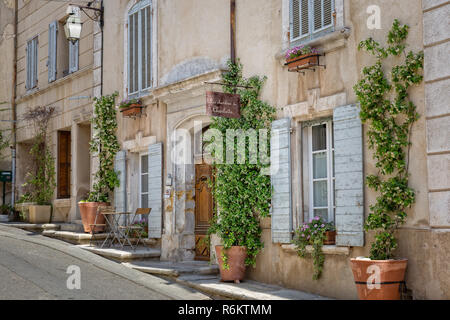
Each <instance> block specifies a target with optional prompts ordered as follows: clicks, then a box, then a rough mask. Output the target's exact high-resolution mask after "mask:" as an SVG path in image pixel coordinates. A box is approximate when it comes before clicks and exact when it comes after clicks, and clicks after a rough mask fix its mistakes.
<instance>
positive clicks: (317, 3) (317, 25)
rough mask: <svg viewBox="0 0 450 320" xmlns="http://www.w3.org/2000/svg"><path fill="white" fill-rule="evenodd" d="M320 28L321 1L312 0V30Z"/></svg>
mask: <svg viewBox="0 0 450 320" xmlns="http://www.w3.org/2000/svg"><path fill="white" fill-rule="evenodd" d="M320 28H322V0H314V30H319V29H320Z"/></svg>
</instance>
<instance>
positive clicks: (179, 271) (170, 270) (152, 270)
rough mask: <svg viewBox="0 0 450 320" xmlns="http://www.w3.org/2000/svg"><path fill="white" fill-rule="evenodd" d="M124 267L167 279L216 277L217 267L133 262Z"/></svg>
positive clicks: (202, 263) (166, 262)
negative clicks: (182, 276)
mask: <svg viewBox="0 0 450 320" xmlns="http://www.w3.org/2000/svg"><path fill="white" fill-rule="evenodd" d="M122 264H123V265H124V266H126V267H128V268H131V269H135V270H138V271H142V272H145V273H149V274H153V275H161V276H169V277H179V276H180V275H188V274H193V275H217V274H219V267H218V266H217V265H213V264H210V263H209V262H207V261H180V262H171V261H159V260H153V261H135V262H132V263H128V262H124V263H122Z"/></svg>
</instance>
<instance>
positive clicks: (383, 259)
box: [351, 20, 423, 300]
mask: <svg viewBox="0 0 450 320" xmlns="http://www.w3.org/2000/svg"><path fill="white" fill-rule="evenodd" d="M408 29H409V27H408V26H407V25H400V23H399V21H398V20H395V21H394V23H393V26H392V29H391V30H390V32H389V34H388V40H387V43H388V46H387V47H386V48H385V47H382V46H381V45H380V44H379V43H378V42H376V41H375V40H373V39H372V38H369V39H367V40H364V41H362V42H361V43H360V44H359V46H358V48H359V49H365V50H366V51H368V52H370V53H371V54H373V55H374V56H375V57H376V58H377V60H376V63H375V64H374V65H373V66H370V67H365V68H364V69H363V78H362V79H361V80H360V81H359V82H358V83H357V84H356V85H355V87H354V91H355V93H356V96H357V98H358V101H359V102H360V104H361V112H360V117H361V120H362V121H363V122H364V123H367V124H368V128H367V136H368V139H369V148H370V149H372V150H373V152H374V153H373V154H374V159H375V160H376V168H377V169H378V173H377V174H373V175H369V176H368V177H367V178H366V179H367V185H368V187H369V188H371V189H373V190H374V191H375V192H378V193H379V196H378V197H377V199H376V203H375V204H373V205H371V206H370V214H369V215H368V217H367V219H366V222H365V226H364V227H365V230H366V231H369V230H373V231H375V235H374V236H375V239H374V241H373V243H372V245H371V249H370V257H369V258H364V257H362V258H356V259H351V267H352V271H353V276H354V278H355V283H356V286H357V290H358V295H359V298H360V299H364V300H367V299H374V300H382V299H389V300H391V299H392V300H398V299H400V290H399V289H400V285H401V284H402V283H403V282H404V279H405V272H406V267H407V264H408V260H407V259H401V258H397V259H394V258H395V256H394V251H395V249H396V248H397V247H398V241H397V238H396V232H397V230H398V228H399V227H400V226H401V225H402V224H404V223H405V221H406V210H407V208H410V207H411V206H412V204H413V203H414V202H415V191H414V190H413V189H412V188H410V187H409V185H408V178H409V172H408V163H409V148H410V146H411V141H410V137H411V135H410V131H411V127H412V125H413V124H414V122H415V121H417V119H418V117H419V115H418V113H417V111H416V106H415V105H414V103H413V102H412V101H410V99H409V92H408V89H409V88H410V87H411V86H413V85H418V84H420V83H421V82H422V79H423V76H422V75H421V73H420V72H421V70H422V69H423V52H419V53H413V52H412V51H410V52H408V53H406V52H405V48H406V44H405V40H406V38H407V36H408ZM389 56H394V57H395V58H396V59H397V60H398V59H399V58H400V57H405V59H404V62H403V63H401V64H399V65H396V66H394V67H392V70H391V72H390V74H391V79H390V81H389V80H388V79H387V77H386V76H385V73H384V70H383V65H382V63H383V61H384V60H385V59H386V58H388V57H389ZM388 65H390V63H389V64H388ZM373 279H375V281H373ZM374 282H375V283H374Z"/></svg>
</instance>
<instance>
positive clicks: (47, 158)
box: [19, 107, 56, 205]
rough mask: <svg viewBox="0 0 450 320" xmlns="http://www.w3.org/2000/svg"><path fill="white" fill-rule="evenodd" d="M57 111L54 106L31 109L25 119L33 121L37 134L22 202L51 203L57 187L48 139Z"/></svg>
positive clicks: (53, 159)
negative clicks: (48, 130)
mask: <svg viewBox="0 0 450 320" xmlns="http://www.w3.org/2000/svg"><path fill="white" fill-rule="evenodd" d="M54 112H55V108H54V107H36V108H33V109H30V110H29V111H28V112H27V113H26V114H25V115H24V120H28V121H30V122H32V123H33V126H34V129H35V132H36V135H35V137H34V138H33V144H32V146H31V149H30V156H31V163H32V166H33V167H32V168H31V169H30V171H29V172H27V174H26V182H25V183H24V184H23V185H22V186H23V187H24V188H25V190H26V192H25V193H24V194H23V195H22V197H21V199H20V200H19V201H20V202H35V203H36V204H37V205H50V204H51V200H52V198H53V192H54V190H55V188H56V171H55V158H54V157H53V155H52V153H51V151H50V148H49V146H48V145H49V143H48V141H47V128H48V123H49V121H50V119H51V117H52V116H53V114H54Z"/></svg>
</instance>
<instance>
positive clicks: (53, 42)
mask: <svg viewBox="0 0 450 320" xmlns="http://www.w3.org/2000/svg"><path fill="white" fill-rule="evenodd" d="M57 33H58V21H53V22H52V23H50V25H49V27H48V62H47V66H48V82H52V81H55V80H56V50H57Z"/></svg>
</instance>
